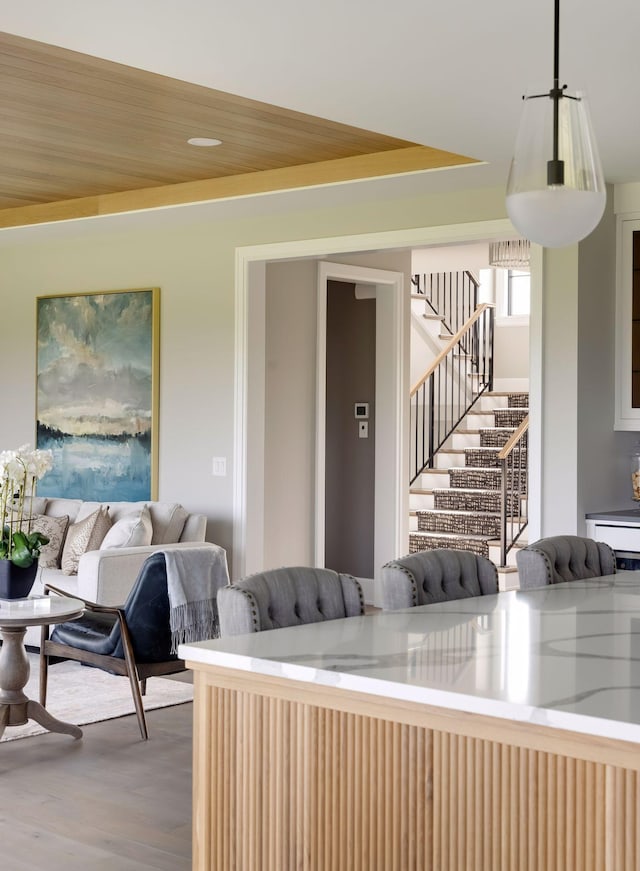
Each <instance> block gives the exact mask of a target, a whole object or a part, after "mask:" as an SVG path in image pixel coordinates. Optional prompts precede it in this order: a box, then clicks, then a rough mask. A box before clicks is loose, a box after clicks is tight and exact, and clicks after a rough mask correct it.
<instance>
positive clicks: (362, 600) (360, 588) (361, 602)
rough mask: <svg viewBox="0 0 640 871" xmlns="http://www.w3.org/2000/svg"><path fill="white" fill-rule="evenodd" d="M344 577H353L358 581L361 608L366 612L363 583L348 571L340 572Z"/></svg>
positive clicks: (353, 579) (352, 578)
mask: <svg viewBox="0 0 640 871" xmlns="http://www.w3.org/2000/svg"><path fill="white" fill-rule="evenodd" d="M340 574H341V575H342V577H343V578H351V580H352V581H355V582H356V585H357V586H356V589H357V591H358V599H359V600H360V610H361V611H362V613H363V614H364V593H363V592H362V584H361V583H360V581H359V580H358V579H357V578H356V577H355V576H354V575H350V574H349V573H348V572H340Z"/></svg>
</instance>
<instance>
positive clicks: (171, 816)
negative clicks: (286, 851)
mask: <svg viewBox="0 0 640 871" xmlns="http://www.w3.org/2000/svg"><path fill="white" fill-rule="evenodd" d="M147 720H148V724H149V736H150V737H149V740H148V741H141V740H140V733H139V731H138V725H137V721H136V718H135V716H130V717H122V718H120V719H116V720H108V721H107V722H104V723H95V724H93V725H90V726H84V727H83V732H84V737H83V738H82V739H81V740H79V741H74V740H73V739H72V738H69V737H68V736H66V735H55V734H46V735H38V736H36V737H33V738H26V739H22V740H19V741H10V742H8V743H4V744H2V746H1V747H0V827H1V830H2V844H1V846H0V868H2V869H6V871H42V869H43V868H46V869H47V871H63V869H64V871H88V869H91V871H107V869H108V871H149V869H158V871H189V869H190V868H191V766H192V761H191V744H192V741H191V729H192V705H191V704H184V705H176V706H175V707H172V708H162V709H160V710H157V711H150V712H149V713H148V714H147Z"/></svg>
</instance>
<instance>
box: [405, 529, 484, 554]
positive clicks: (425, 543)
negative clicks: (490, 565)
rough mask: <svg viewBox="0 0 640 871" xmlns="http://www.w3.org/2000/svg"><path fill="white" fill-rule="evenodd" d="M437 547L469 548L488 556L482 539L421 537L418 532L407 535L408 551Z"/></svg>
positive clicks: (415, 551) (416, 551)
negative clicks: (454, 539)
mask: <svg viewBox="0 0 640 871" xmlns="http://www.w3.org/2000/svg"><path fill="white" fill-rule="evenodd" d="M437 547H448V548H456V549H457V550H469V551H471V552H472V553H477V554H480V556H486V557H488V556H489V545H488V544H487V542H484V541H475V540H474V539H467V538H464V537H463V536H461V537H460V538H458V539H456V541H455V542H452V540H451V539H450V538H438V537H437V536H433V537H431V538H428V539H427V538H422V537H421V536H420V535H419V534H418V533H415V534H413V535H409V553H418V552H419V551H421V550H434V549H435V548H437Z"/></svg>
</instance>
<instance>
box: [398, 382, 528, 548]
mask: <svg viewBox="0 0 640 871" xmlns="http://www.w3.org/2000/svg"><path fill="white" fill-rule="evenodd" d="M528 402H529V395H528V394H527V393H511V394H509V395H508V399H507V407H506V408H504V407H503V408H495V409H493V410H492V411H491V412H483V414H493V417H494V426H493V427H482V428H481V429H480V430H479V441H480V444H479V445H478V446H473V447H466V448H464V458H465V465H464V466H459V467H457V466H456V467H451V468H449V469H448V475H449V486H448V487H438V488H435V489H434V490H433V491H432V492H433V508H432V509H424V510H418V511H417V512H416V516H417V524H418V529H417V530H416V531H414V532H412V533H410V535H409V551H410V552H411V553H416V552H417V551H421V550H431V549H433V548H437V547H449V548H458V549H460V550H469V551H472V552H474V553H478V554H481V555H482V556H486V557H488V556H489V542H490V541H495V540H496V539H498V538H499V537H500V503H501V499H502V493H501V488H502V481H501V471H500V462H499V460H498V454H499V453H500V450H501V448H502V447H503V446H504V445H505V444H506V443H507V441H508V440H509V438H510V437H511V436H512V434H513V433H514V432H515V430H516V429H517V427H518V426H519V425H520V424H521V422H522V421H523V420H524V418H525V417H526V416H527V414H528V413H529V409H528ZM467 426H468V421H466V420H463V421H462V423H461V425H460V427H459V431H460V432H465V431H466V430H465V427H467ZM476 432H478V431H477V430H476ZM525 444H526V443H525ZM445 452H446V451H445ZM521 457H522V462H524V463H526V450H525V451H523V452H522V454H521ZM512 475H515V476H516V481H517V480H518V479H519V478H520V477H521V472H520V469H519V468H516V469H510V470H509V478H510V479H511V476H512ZM523 483H524V482H523ZM524 491H525V488H524V487H522V496H523V497H525V496H526V492H524ZM512 498H513V499H514V500H515V504H514V501H512V503H511V505H510V506H509V507H510V508H511V509H512V510H515V511H517V510H518V509H519V505H518V503H519V502H520V499H518V497H512Z"/></svg>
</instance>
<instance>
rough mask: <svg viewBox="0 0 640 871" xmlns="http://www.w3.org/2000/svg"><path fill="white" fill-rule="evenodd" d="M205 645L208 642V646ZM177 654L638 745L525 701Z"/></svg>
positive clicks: (638, 732)
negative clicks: (518, 701)
mask: <svg viewBox="0 0 640 871" xmlns="http://www.w3.org/2000/svg"><path fill="white" fill-rule="evenodd" d="M204 645H206V642H204ZM178 655H179V656H180V657H181V658H182V659H185V660H187V661H189V662H193V663H201V664H203V665H212V666H216V667H219V668H230V669H235V670H239V671H247V672H251V673H253V674H263V675H268V676H271V677H277V678H283V679H285V680H295V681H301V682H303V683H313V684H315V685H316V686H318V687H321V686H327V687H338V688H340V689H344V690H348V691H350V692H358V693H366V694H370V695H375V696H380V697H383V698H388V699H397V700H399V701H407V702H414V703H417V704H424V705H431V706H433V707H438V708H446V709H448V710H454V711H460V712H463V713H469V714H481V715H484V716H489V717H496V718H499V719H504V720H512V721H514V722H519V723H531V724H535V725H538V726H546V727H548V728H552V729H562V730H566V731H572V732H578V733H580V734H584V735H591V736H594V737H598V738H610V739H612V740H617V741H630V742H633V743H637V744H640V725H638V724H635V723H629V722H624V721H619V720H609V719H606V718H604V717H594V716H587V715H584V714H578V713H575V712H572V711H560V710H558V709H553V708H543V707H535V706H532V705H527V704H524V703H517V702H514V701H506V700H501V699H492V698H488V697H483V696H479V695H477V696H476V695H470V694H468V693H460V692H449V691H446V690H441V689H435V688H432V687H421V686H417V685H415V684H408V683H398V682H394V681H387V680H382V679H379V678H372V677H368V676H362V675H354V674H350V673H346V672H341V671H338V670H334V669H331V670H329V669H319V668H316V667H310V666H305V665H299V664H296V663H283V662H279V661H276V660H271V659H259V658H256V657H252V656H248V655H242V654H238V653H230V652H228V651H221V650H212V649H210V648H207V647H206V646H202V645H199V644H193V645H190V644H182V645H180V647H179V648H178Z"/></svg>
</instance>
